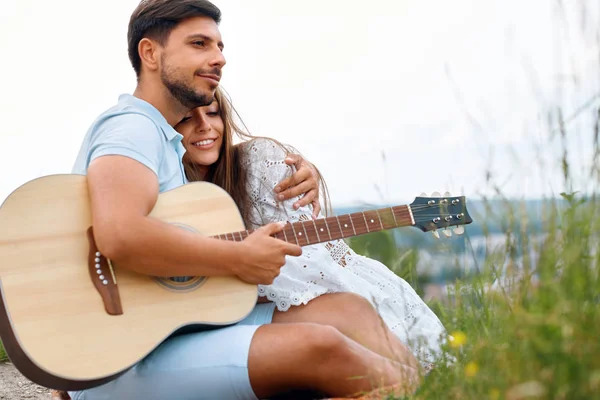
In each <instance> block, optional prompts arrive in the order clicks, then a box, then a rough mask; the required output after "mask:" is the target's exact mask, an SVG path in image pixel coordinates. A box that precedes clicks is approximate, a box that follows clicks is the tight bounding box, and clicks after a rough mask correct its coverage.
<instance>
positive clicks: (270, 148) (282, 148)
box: [238, 137, 290, 160]
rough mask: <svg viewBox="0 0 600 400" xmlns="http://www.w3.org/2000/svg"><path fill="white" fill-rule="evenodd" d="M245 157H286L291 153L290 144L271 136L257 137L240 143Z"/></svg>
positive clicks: (253, 158)
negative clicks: (270, 137) (280, 141)
mask: <svg viewBox="0 0 600 400" xmlns="http://www.w3.org/2000/svg"><path fill="white" fill-rule="evenodd" d="M238 146H239V147H240V150H241V152H242V155H243V157H244V159H246V160H256V159H265V158H269V159H282V160H283V159H285V157H286V156H287V155H288V154H289V153H290V149H289V146H286V145H284V144H281V143H279V142H277V141H276V140H273V139H269V138H262V137H260V138H255V139H252V140H248V141H245V142H242V143H240V144H238Z"/></svg>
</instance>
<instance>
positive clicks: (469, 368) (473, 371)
mask: <svg viewBox="0 0 600 400" xmlns="http://www.w3.org/2000/svg"><path fill="white" fill-rule="evenodd" d="M478 371H479V365H477V363H476V362H473V361H471V362H470V363H468V364H467V365H465V375H466V376H468V377H469V378H472V377H474V376H475V375H477V372H478Z"/></svg>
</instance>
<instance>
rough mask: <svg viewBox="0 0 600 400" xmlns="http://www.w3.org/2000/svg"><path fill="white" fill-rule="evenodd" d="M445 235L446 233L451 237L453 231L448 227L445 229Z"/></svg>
mask: <svg viewBox="0 0 600 400" xmlns="http://www.w3.org/2000/svg"><path fill="white" fill-rule="evenodd" d="M443 232H444V235H446V237H451V236H452V231H451V230H450V229H448V228H446V229H444V231H443Z"/></svg>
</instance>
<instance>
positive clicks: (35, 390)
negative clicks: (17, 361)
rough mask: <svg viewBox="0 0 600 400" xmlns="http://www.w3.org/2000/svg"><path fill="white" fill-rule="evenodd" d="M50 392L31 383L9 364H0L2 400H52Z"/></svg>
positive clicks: (0, 397)
mask: <svg viewBox="0 0 600 400" xmlns="http://www.w3.org/2000/svg"><path fill="white" fill-rule="evenodd" d="M50 398H51V395H50V390H48V389H46V388H44V387H42V386H40V385H36V384H35V383H33V382H31V381H29V380H28V379H27V378H25V377H24V376H23V375H21V374H20V373H19V371H17V369H16V368H15V367H14V366H13V365H12V364H11V363H9V362H7V363H1V362H0V399H1V400H22V399H35V400H38V399H44V400H50Z"/></svg>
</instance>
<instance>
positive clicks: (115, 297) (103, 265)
mask: <svg viewBox="0 0 600 400" xmlns="http://www.w3.org/2000/svg"><path fill="white" fill-rule="evenodd" d="M87 237H88V240H89V242H90V252H89V255H88V270H89V272H90V278H91V279H92V283H93V284H94V287H95V288H96V290H97V291H98V293H99V294H100V297H101V298H102V302H103V303H104V309H105V310H106V312H107V313H108V314H110V315H122V314H123V307H122V306H121V297H120V296H119V287H118V286H117V279H116V277H115V274H114V271H113V269H112V265H111V264H110V260H109V259H107V258H106V257H104V256H103V255H102V253H100V251H98V247H97V246H96V240H95V239H94V229H93V228H92V227H91V226H90V227H89V228H88V230H87Z"/></svg>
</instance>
